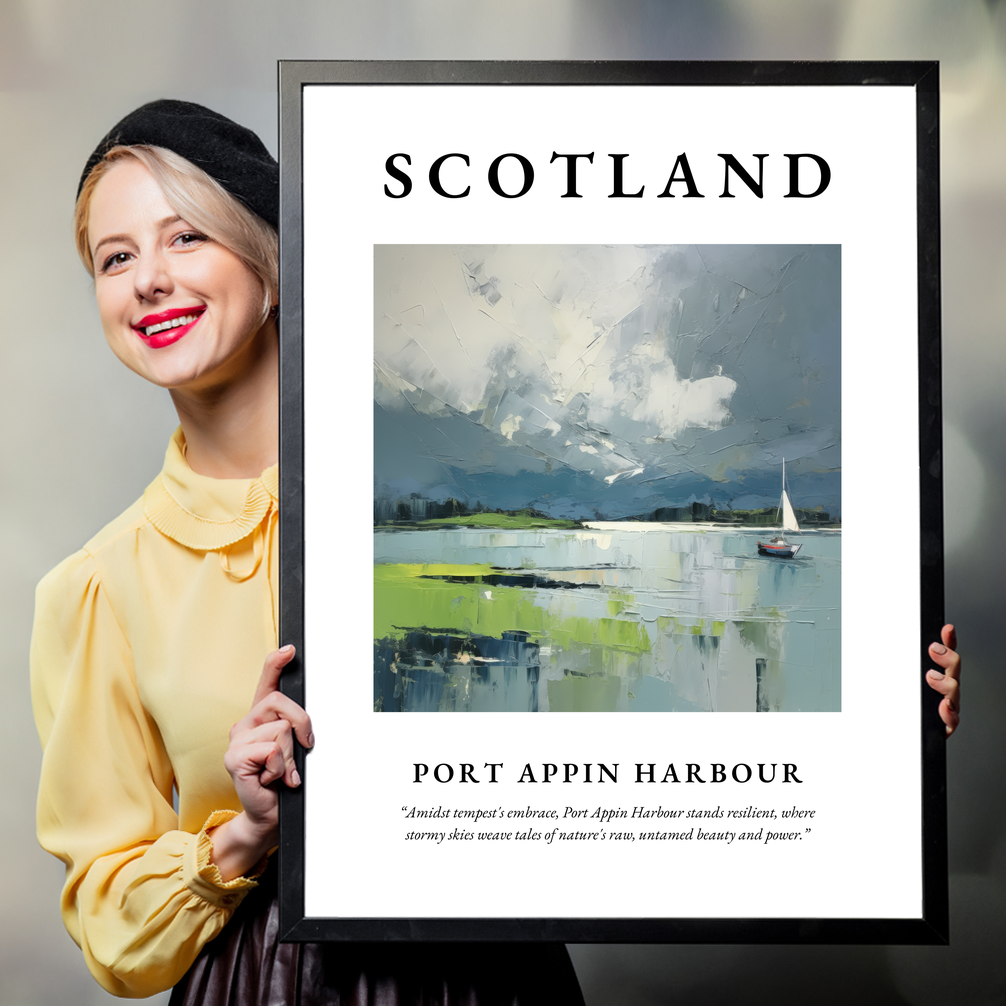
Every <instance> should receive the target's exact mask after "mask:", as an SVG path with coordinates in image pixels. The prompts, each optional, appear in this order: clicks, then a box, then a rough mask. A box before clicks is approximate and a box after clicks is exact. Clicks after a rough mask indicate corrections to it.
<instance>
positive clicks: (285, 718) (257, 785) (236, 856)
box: [209, 646, 314, 880]
mask: <svg viewBox="0 0 1006 1006" xmlns="http://www.w3.org/2000/svg"><path fill="white" fill-rule="evenodd" d="M295 652H296V651H295V650H294V648H293V647H292V646H284V647H283V648H282V649H281V650H273V652H272V653H270V654H269V656H268V657H266V659H265V664H264V666H263V667H262V677H261V678H260V679H259V683H258V688H257V689H256V690H255V698H254V699H253V700H252V707H251V710H250V712H249V713H248V715H247V716H245V717H244V718H243V719H241V720H239V721H238V722H237V723H235V724H234V726H233V727H231V732H230V745H229V746H228V748H227V753H226V754H225V755H224V766H225V768H226V769H227V771H228V772H229V773H230V776H231V779H232V780H233V782H234V789H235V790H237V794H238V799H239V800H240V801H241V806H242V807H243V808H244V810H243V811H242V812H241V813H240V814H238V816H237V817H235V818H232V819H231V820H230V821H227V822H226V823H224V824H222V825H220V826H219V827H217V828H214V829H213V830H212V831H211V832H210V833H209V834H210V841H211V842H212V843H213V852H212V855H211V859H212V861H213V862H214V863H215V864H216V866H217V868H218V869H219V870H220V874H221V876H222V877H223V878H224V880H231V879H232V878H234V877H240V876H241V875H242V874H245V873H247V872H248V871H249V870H250V869H252V868H253V867H254V866H255V865H256V864H257V863H258V862H259V861H260V860H261V859H262V857H263V856H264V855H265V854H266V853H267V852H268V851H269V850H270V849H271V848H273V846H275V845H276V843H277V841H278V838H279V793H278V792H277V790H276V787H275V786H274V785H273V784H274V783H276V782H277V781H278V780H280V779H282V780H283V782H284V783H285V784H286V785H287V786H289V787H291V788H296V787H297V786H299V785H300V774H299V773H298V772H297V767H296V765H295V763H294V759H293V737H294V734H296V736H297V739H298V740H299V741H300V743H301V744H302V745H303V746H304V747H308V748H309V747H313V746H314V734H313V733H312V732H311V718H310V717H309V716H308V715H307V713H306V712H305V711H304V710H303V709H302V708H301V707H300V706H299V705H297V703H296V702H294V701H293V699H291V698H288V697H287V696H286V695H284V694H283V693H282V692H281V691H279V678H280V674H282V672H283V668H284V667H286V665H287V664H288V663H289V662H290V661H291V660H292V659H293V657H294V653H295Z"/></svg>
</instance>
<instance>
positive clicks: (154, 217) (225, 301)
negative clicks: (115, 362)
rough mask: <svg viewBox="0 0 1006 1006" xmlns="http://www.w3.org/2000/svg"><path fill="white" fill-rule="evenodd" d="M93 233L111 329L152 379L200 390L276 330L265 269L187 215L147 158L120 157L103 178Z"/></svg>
mask: <svg viewBox="0 0 1006 1006" xmlns="http://www.w3.org/2000/svg"><path fill="white" fill-rule="evenodd" d="M87 238H88V245H89V247H90V250H91V255H92V257H93V259H94V285H95V292H96V294H97V299H98V311H99V313H100V315H101V323H102V327H103V328H104V330H105V338H106V339H107V340H108V344H109V346H111V348H112V351H113V352H114V353H115V355H116V356H117V357H118V358H119V359H120V360H121V361H122V362H123V363H124V364H125V365H126V366H127V367H129V369H130V370H132V371H134V372H135V373H137V374H139V375H140V376H141V377H145V378H146V379H147V380H148V381H151V382H153V383H154V384H157V385H160V386H161V387H164V388H172V389H178V390H187V391H191V392H197V393H198V392H200V391H205V390H209V389H212V388H214V387H218V386H221V385H225V384H228V383H230V382H232V381H235V380H239V379H240V377H241V375H242V374H243V373H245V372H246V371H248V370H249V369H250V368H251V367H252V366H253V365H254V361H255V360H256V359H257V358H259V356H260V355H261V351H262V345H261V343H262V342H263V341H264V340H267V339H270V338H273V339H274V338H275V327H274V326H273V325H272V324H271V323H268V322H267V323H266V324H265V325H262V297H263V288H262V283H261V282H260V280H259V279H258V277H257V276H256V275H255V273H254V272H252V270H251V269H250V268H249V267H248V266H247V265H245V263H244V262H243V261H242V260H241V259H240V258H239V257H238V256H237V255H236V254H235V253H234V252H232V251H230V250H229V249H228V248H225V247H224V246H223V245H221V244H219V243H218V242H216V241H214V240H212V239H211V238H208V237H207V236H206V235H205V234H202V233H200V232H199V231H197V230H195V229H194V228H193V227H191V226H189V224H188V223H187V222H186V221H184V220H182V219H181V218H180V217H179V216H178V214H177V213H175V211H174V210H173V209H172V208H171V206H170V205H169V204H168V201H167V199H166V198H165V195H164V193H163V191H162V190H161V188H160V186H159V185H158V184H157V182H156V181H155V180H154V177H153V175H152V174H151V173H150V171H149V170H148V169H147V168H146V167H145V166H144V165H143V164H141V163H140V162H139V161H137V160H135V159H132V158H124V159H122V160H119V161H116V162H115V163H114V164H112V165H111V166H110V167H109V168H108V170H107V171H106V172H105V174H104V175H103V176H102V177H101V179H100V180H99V181H98V183H97V185H96V186H95V188H94V192H93V195H92V196H91V201H90V208H89V215H88V228H87Z"/></svg>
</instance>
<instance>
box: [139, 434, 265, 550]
mask: <svg viewBox="0 0 1006 1006" xmlns="http://www.w3.org/2000/svg"><path fill="white" fill-rule="evenodd" d="M278 500H279V466H278V465H273V466H272V467H271V468H267V469H266V470H265V471H264V472H263V473H262V474H261V475H260V476H259V477H258V478H257V479H214V478H210V477H209V476H207V475H199V474H197V473H196V472H194V471H193V470H192V469H191V468H190V467H189V465H188V462H187V461H186V460H185V437H184V435H183V434H182V429H181V427H179V428H178V429H177V430H175V432H174V434H173V435H172V437H171V441H170V443H169V444H168V450H167V453H166V454H165V456H164V468H163V469H162V470H161V473H160V475H158V476H157V478H156V479H154V481H153V482H151V483H150V485H149V486H148V487H147V491H146V492H145V493H144V494H143V512H144V514H146V517H147V519H148V520H149V521H150V523H151V524H153V525H154V527H156V528H157V530H158V531H160V532H161V533H162V534H166V535H167V536H168V537H169V538H172V539H174V540H175V541H177V542H178V543H179V544H180V545H184V546H185V547H186V548H191V549H195V550H197V551H200V552H210V551H215V550H217V549H222V548H227V546H228V545H233V544H234V543H235V542H237V541H240V540H241V539H242V538H245V537H247V536H248V535H249V534H251V533H252V531H254V530H255V529H256V528H257V527H258V526H259V525H260V524H261V523H262V519H263V518H264V517H265V515H266V514H267V513H268V512H269V510H270V509H273V510H275V509H276V507H277V504H278Z"/></svg>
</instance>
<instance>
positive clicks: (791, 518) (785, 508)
mask: <svg viewBox="0 0 1006 1006" xmlns="http://www.w3.org/2000/svg"><path fill="white" fill-rule="evenodd" d="M780 506H781V507H782V529H783V530H784V531H799V530H800V525H799V524H797V522H796V514H795V513H794V512H793V504H792V503H790V501H789V494H788V493H787V492H786V490H785V489H783V491H782V502H781V503H780Z"/></svg>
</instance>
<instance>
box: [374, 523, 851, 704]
mask: <svg viewBox="0 0 1006 1006" xmlns="http://www.w3.org/2000/svg"><path fill="white" fill-rule="evenodd" d="M768 536H769V532H767V531H766V529H765V528H759V529H750V530H748V529H739V528H729V529H727V528H720V527H715V526H713V527H709V528H704V527H700V526H695V525H687V524H686V525H681V524H676V525H654V524H628V525H624V526H622V525H611V524H608V525H600V526H598V527H597V528H596V529H585V530H578V531H555V530H506V531H491V530H485V529H469V528H451V529H437V530H432V529H431V530H425V529H424V530H394V531H391V530H383V529H378V530H375V533H374V560H375V571H374V591H375V595H374V596H375V616H374V620H375V626H374V638H375V671H374V684H375V688H374V701H375V708H377V709H381V710H384V711H430V710H438V711H479V710H507V711H514V712H544V711H578V710H603V711H612V712H621V711H629V712H632V711H754V710H758V711H765V712H777V711H796V710H804V711H807V710H838V709H840V707H841V650H840V638H841V533H840V532H838V531H809V532H807V533H805V534H803V535H800V536H795V537H794V540H795V541H800V542H802V544H803V548H802V549H801V551H800V554H799V555H798V557H797V558H795V559H788V560H787V559H773V558H767V557H762V556H759V555H758V554H757V542H758V540H759V539H762V540H764V539H765V538H766V537H768Z"/></svg>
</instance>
